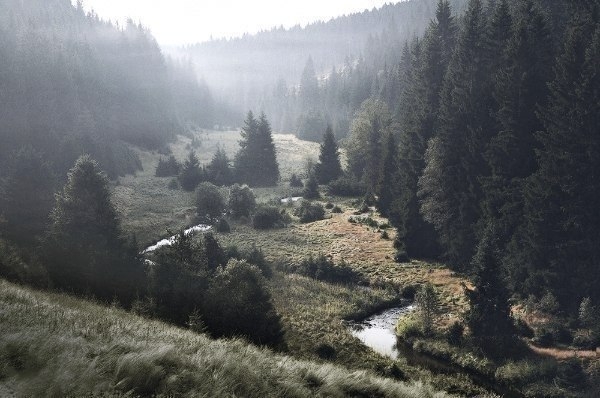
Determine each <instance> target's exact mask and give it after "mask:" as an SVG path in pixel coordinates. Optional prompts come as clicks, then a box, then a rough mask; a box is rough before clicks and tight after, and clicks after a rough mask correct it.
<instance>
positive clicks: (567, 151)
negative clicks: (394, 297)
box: [347, 0, 600, 319]
mask: <svg viewBox="0 0 600 398" xmlns="http://www.w3.org/2000/svg"><path fill="white" fill-rule="evenodd" d="M599 7H600V4H599V2H598V1H583V0H582V1H576V2H568V3H567V2H554V1H543V0H527V1H521V2H518V3H509V2H507V1H495V2H486V1H481V0H471V1H469V3H468V8H467V10H466V13H465V14H464V16H462V17H460V18H458V17H457V16H456V14H454V10H452V8H451V6H450V4H449V3H448V2H447V1H440V2H439V4H438V8H437V13H436V17H435V18H434V19H433V20H432V22H431V23H430V25H429V27H428V29H427V31H426V32H425V34H424V36H423V37H422V38H415V39H413V40H412V41H410V42H409V43H408V44H407V46H406V47H405V48H404V50H403V54H402V59H401V60H400V62H399V63H397V64H395V65H390V66H389V67H388V69H387V70H384V73H383V78H382V80H383V81H384V82H383V84H382V85H381V87H380V91H379V92H376V93H373V94H372V96H371V99H369V101H367V102H365V103H364V104H363V106H362V108H361V111H360V112H359V114H358V115H357V117H356V119H355V120H354V122H353V124H352V127H351V129H350V137H349V142H348V145H347V148H348V157H349V159H348V160H349V166H351V168H350V169H349V171H350V172H351V173H352V174H353V175H354V176H355V177H358V178H362V179H363V180H364V181H365V182H367V183H368V184H367V185H368V186H370V188H371V191H372V192H374V193H375V194H377V196H378V197H379V202H378V206H379V208H380V210H381V211H382V213H384V214H387V215H389V217H390V220H391V221H392V223H393V224H394V225H395V226H396V227H397V229H398V238H397V247H398V248H399V258H403V257H405V256H408V257H421V258H423V257H426V258H432V257H436V256H441V258H444V259H445V260H446V261H448V263H449V265H450V266H451V267H453V268H454V269H456V270H458V271H461V272H465V273H467V274H478V273H480V272H484V271H483V269H485V267H486V266H487V265H489V264H488V263H489V262H490V261H492V262H495V261H497V262H499V263H501V267H500V269H501V271H499V272H501V273H502V275H501V278H500V280H499V281H497V283H499V284H501V285H502V286H507V287H508V289H509V291H510V293H512V294H514V295H516V296H517V297H520V298H522V299H528V300H529V301H530V302H536V301H537V302H539V301H544V300H545V301H548V300H549V301H551V302H553V303H555V304H553V311H554V312H555V313H557V314H558V313H560V314H562V315H564V316H566V317H567V318H571V319H576V318H577V316H578V310H579V307H580V304H581V303H582V300H584V299H586V298H590V299H591V302H593V303H596V304H597V303H599V302H600V296H599V295H598V292H599V291H598V289H597V288H596V287H597V286H598V283H599V282H600V268H598V265H597V260H598V258H599V255H600V252H599V251H598V248H599V247H600V241H599V239H598V237H599V235H598V231H597V229H598V228H597V227H598V225H599V220H600V212H599V211H598V207H597V205H596V202H597V198H598V197H600V186H599V185H598V181H597V177H596V174H597V170H600V164H599V163H598V156H597V152H598V145H599V144H600V141H599V137H598V134H597V132H598V127H597V126H598V121H599V120H598V115H600V109H599V108H598V104H599V103H600V102H599V99H600V97H599V95H600V91H599V87H600V83H599V81H598V59H599V58H598V45H599V38H600V36H599V35H600V24H599V14H598V13H599ZM390 51H393V50H390ZM387 136H392V137H395V139H394V140H388V139H387V138H386V137H387ZM394 142H399V146H398V147H396V146H395V144H394ZM390 143H391V144H390ZM390 145H392V146H393V147H389V146H390ZM373 160H375V161H373ZM385 198H392V199H391V200H390V199H387V200H384V199H385ZM484 241H485V242H487V243H485V245H489V244H491V245H492V247H491V248H490V247H489V246H486V247H485V248H483V247H482V246H481V245H482V244H483V243H482V242H484ZM490 242H492V243H490ZM478 247H479V250H491V251H490V252H489V253H491V254H490V256H491V257H487V260H485V264H482V263H481V262H480V261H476V260H475V258H474V256H475V254H476V253H477V250H478ZM482 267H483V268H482ZM472 304H473V303H472Z"/></svg>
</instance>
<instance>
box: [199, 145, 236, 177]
mask: <svg viewBox="0 0 600 398" xmlns="http://www.w3.org/2000/svg"><path fill="white" fill-rule="evenodd" d="M229 163H230V162H229V158H228V157H227V153H225V150H224V149H223V148H218V149H217V152H215V154H214V155H213V158H212V159H211V161H210V163H209V164H208V166H207V167H206V172H207V177H208V180H209V181H210V182H212V183H213V184H215V185H218V186H223V185H230V184H231V183H232V182H233V172H232V170H231V166H230V164H229Z"/></svg>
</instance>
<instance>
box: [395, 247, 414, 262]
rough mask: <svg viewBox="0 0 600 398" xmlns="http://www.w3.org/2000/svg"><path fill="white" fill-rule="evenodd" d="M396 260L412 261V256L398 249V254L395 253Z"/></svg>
mask: <svg viewBox="0 0 600 398" xmlns="http://www.w3.org/2000/svg"><path fill="white" fill-rule="evenodd" d="M394 261H395V262H397V263H406V262H408V261H410V258H409V257H408V254H406V251H404V250H397V251H396V254H395V255H394Z"/></svg>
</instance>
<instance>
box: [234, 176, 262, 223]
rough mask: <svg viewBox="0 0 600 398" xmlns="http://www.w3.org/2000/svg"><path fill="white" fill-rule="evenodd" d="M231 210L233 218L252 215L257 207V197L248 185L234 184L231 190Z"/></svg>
mask: <svg viewBox="0 0 600 398" xmlns="http://www.w3.org/2000/svg"><path fill="white" fill-rule="evenodd" d="M228 207H229V211H230V212H231V216H232V217H233V218H236V219H239V218H241V217H250V215H251V214H252V213H253V212H254V209H256V197H255V196H254V192H253V191H252V189H250V187H248V185H243V186H240V185H238V184H234V185H233V186H232V187H231V189H230V190H229V201H228Z"/></svg>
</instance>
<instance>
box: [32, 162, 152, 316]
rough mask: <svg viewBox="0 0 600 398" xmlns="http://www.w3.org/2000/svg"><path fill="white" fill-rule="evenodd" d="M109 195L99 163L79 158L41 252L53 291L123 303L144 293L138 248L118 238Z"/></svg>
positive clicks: (59, 195)
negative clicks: (115, 298)
mask: <svg viewBox="0 0 600 398" xmlns="http://www.w3.org/2000/svg"><path fill="white" fill-rule="evenodd" d="M110 196H111V194H110V190H109V187H108V179H107V177H106V176H105V174H104V173H103V172H102V171H101V170H100V168H99V166H98V164H97V163H96V162H95V161H94V160H92V159H91V158H90V157H89V156H82V157H80V158H79V159H78V160H77V162H76V163H75V166H74V167H73V168H72V169H71V171H70V172H69V175H68V180H67V183H66V185H65V186H64V188H63V190H62V191H61V192H60V193H59V194H58V195H57V196H56V205H55V207H54V210H53V211H52V215H51V221H52V223H51V225H50V229H49V233H48V235H47V237H46V239H45V244H44V250H45V255H46V259H47V264H48V274H49V276H50V278H51V280H52V282H53V284H54V285H55V286H56V287H60V288H63V289H65V290H69V291H74V292H77V293H89V292H91V293H93V294H94V295H96V296H97V297H99V298H101V299H104V300H111V299H113V298H114V297H115V296H116V297H117V298H118V299H119V300H121V302H122V303H124V304H127V303H130V302H131V300H133V299H134V298H135V295H136V293H141V291H140V290H143V289H144V270H143V265H142V263H141V261H140V259H139V258H138V257H137V253H136V252H137V248H135V247H129V245H128V244H127V242H126V241H125V240H123V239H122V237H121V228H120V221H119V218H118V215H117V211H116V209H115V207H114V205H113V204H112V202H111V198H110Z"/></svg>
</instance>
